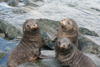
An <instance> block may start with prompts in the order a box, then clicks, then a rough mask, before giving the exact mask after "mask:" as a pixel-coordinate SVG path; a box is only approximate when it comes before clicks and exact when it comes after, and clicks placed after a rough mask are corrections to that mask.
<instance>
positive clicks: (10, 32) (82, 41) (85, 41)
mask: <svg viewBox="0 0 100 67" xmlns="http://www.w3.org/2000/svg"><path fill="white" fill-rule="evenodd" d="M38 24H39V27H40V30H41V37H42V39H43V41H44V43H45V44H46V45H47V46H48V47H50V48H51V49H54V47H55V43H54V42H52V40H53V39H54V38H55V37H56V34H57V31H58V29H59V27H60V22H59V21H53V20H47V19H40V20H39V21H38ZM0 25H1V26H0V29H1V30H2V31H3V32H4V33H5V35H6V36H7V37H9V38H15V37H17V36H19V35H20V36H22V33H21V32H22V30H21V31H20V30H19V29H17V28H16V27H14V26H12V25H10V24H8V23H7V22H5V21H4V20H0ZM83 29H84V28H83ZM84 32H85V31H84ZM78 40H79V45H80V47H79V48H80V50H82V51H83V52H89V53H93V54H96V55H98V56H99V55H100V50H99V48H100V47H99V46H98V45H97V44H96V43H94V42H93V41H92V40H91V39H89V38H87V37H85V36H84V35H82V34H80V33H79V37H78Z"/></svg>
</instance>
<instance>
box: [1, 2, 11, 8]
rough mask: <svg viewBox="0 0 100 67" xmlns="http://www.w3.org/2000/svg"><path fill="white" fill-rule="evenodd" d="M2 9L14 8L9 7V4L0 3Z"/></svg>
mask: <svg viewBox="0 0 100 67" xmlns="http://www.w3.org/2000/svg"><path fill="white" fill-rule="evenodd" d="M0 7H4V8H13V7H11V6H9V5H8V4H7V3H5V2H2V3H0Z"/></svg>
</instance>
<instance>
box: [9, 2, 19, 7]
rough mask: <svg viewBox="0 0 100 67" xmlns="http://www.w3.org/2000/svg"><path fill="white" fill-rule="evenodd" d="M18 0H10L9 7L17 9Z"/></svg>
mask: <svg viewBox="0 0 100 67" xmlns="http://www.w3.org/2000/svg"><path fill="white" fill-rule="evenodd" d="M18 3H19V2H18V0H9V1H8V5H10V6H13V7H16V6H17V5H18Z"/></svg>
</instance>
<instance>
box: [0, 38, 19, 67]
mask: <svg viewBox="0 0 100 67" xmlns="http://www.w3.org/2000/svg"><path fill="white" fill-rule="evenodd" d="M18 43H19V41H18V42H16V41H14V40H13V41H9V40H5V39H3V38H1V37H0V50H2V51H4V52H7V54H6V56H5V57H4V58H3V59H1V60H0V66H5V65H6V62H7V58H8V55H9V53H10V52H11V51H12V50H13V49H14V48H15V46H17V45H18ZM6 47H9V48H10V49H11V50H9V51H7V49H6Z"/></svg>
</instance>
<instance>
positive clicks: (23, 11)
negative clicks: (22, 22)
mask: <svg viewBox="0 0 100 67" xmlns="http://www.w3.org/2000/svg"><path fill="white" fill-rule="evenodd" d="M30 11H31V10H30V9H28V8H25V7H20V8H14V9H12V12H13V13H15V14H22V13H28V12H30Z"/></svg>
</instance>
